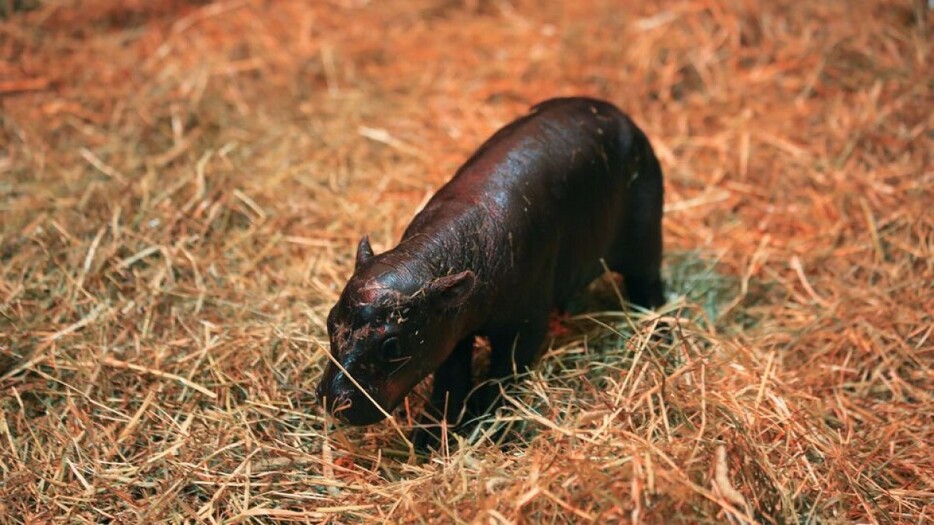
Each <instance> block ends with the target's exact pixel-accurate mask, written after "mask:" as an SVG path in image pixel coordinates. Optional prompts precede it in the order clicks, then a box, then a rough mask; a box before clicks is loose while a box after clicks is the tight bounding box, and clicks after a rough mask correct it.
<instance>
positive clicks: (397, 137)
mask: <svg viewBox="0 0 934 525" xmlns="http://www.w3.org/2000/svg"><path fill="white" fill-rule="evenodd" d="M309 4H311V5H309ZM621 4H622V5H621ZM17 5H20V6H26V5H27V4H26V3H23V4H12V3H9V2H7V3H5V4H4V9H7V8H9V7H11V6H13V7H16V6H17ZM919 6H920V3H919V2H915V1H914V0H903V1H865V2H843V1H833V2H794V1H791V0H782V1H776V2H753V1H751V0H722V1H716V0H679V1H660V0H655V1H650V2H629V3H620V2H612V1H609V0H589V1H581V2H567V3H551V2H549V3H545V4H544V5H541V3H539V2H533V1H507V0H488V1H485V0H465V1H463V2H457V1H442V0H410V1H405V2H401V1H400V2H367V1H366V0H333V1H329V2H323V1H322V2H314V3H307V2H299V1H286V0H283V1H279V2H261V1H259V0H231V1H222V2H216V3H206V2H196V1H183V0H161V1H144V0H133V1H122V2H121V1H117V0H107V1H104V0H85V1H81V2H78V1H77V0H58V1H54V2H52V1H50V2H43V3H41V4H40V5H39V6H38V7H36V8H35V9H33V10H18V11H16V12H12V13H9V12H7V13H6V14H5V18H0V104H2V112H0V125H2V127H0V389H2V395H0V521H5V522H10V523H25V522H30V523H32V522H47V521H60V522H95V523H96V522H106V521H113V522H119V523H123V522H137V521H168V522H182V521H208V522H225V523H233V522H255V523H259V522H269V521H274V520H280V521H296V522H323V521H324V522H327V521H329V522H335V523H337V522H340V523H345V522H368V521H389V522H412V521H426V522H439V523H441V522H472V521H477V522H484V523H513V522H526V523H538V522H545V521H558V522H564V521H601V522H602V521H623V522H629V521H631V522H648V523H660V522H667V521H683V522H692V523H693V522H715V523H722V522H726V521H730V522H748V521H758V522H764V523H786V522H803V523H823V522H871V523H926V522H930V521H931V520H934V460H932V458H934V394H932V392H934V335H932V332H934V215H932V213H931V209H930V208H931V203H932V202H934V168H932V166H934V163H932V160H934V159H932V157H934V131H932V130H934V80H932V79H934V70H932V67H931V63H932V36H931V35H932V34H934V32H932V31H931V25H932V17H934V15H932V14H931V13H930V12H928V13H924V10H923V8H919ZM570 94H588V95H593V96H599V97H604V98H608V99H610V100H612V101H614V102H616V103H617V104H619V105H620V106H621V107H622V108H623V109H624V110H626V111H628V112H630V113H631V114H632V115H633V117H634V118H635V120H636V121H637V122H638V123H639V124H640V125H641V126H643V127H644V129H645V130H646V131H647V133H648V134H649V136H650V137H651V138H652V140H653V142H654V144H655V145H656V149H657V151H658V153H659V156H660V158H661V160H662V162H663V165H664V168H665V170H666V177H667V179H666V184H667V203H666V207H667V213H666V219H665V234H666V249H667V256H666V262H665V271H666V274H667V276H668V278H669V280H670V284H671V286H670V289H671V291H672V293H673V296H672V297H673V300H672V301H671V303H670V304H669V306H667V307H666V308H665V309H664V310H663V311H662V312H660V313H659V314H658V315H655V314H650V315H632V316H626V315H624V314H622V313H621V312H620V308H619V307H618V305H616V306H612V305H611V307H608V308H607V307H604V308H602V309H603V310H606V311H603V312H600V311H596V312H595V311H594V310H593V309H585V310H583V311H582V313H581V315H579V316H577V317H576V318H575V319H573V320H571V321H569V322H568V327H567V328H568V333H567V334H562V335H560V337H557V338H556V340H555V341H554V343H553V344H552V346H551V348H550V350H549V351H548V352H547V353H546V355H545V356H544V358H543V360H542V363H541V366H540V367H539V368H538V369H537V371H536V372H535V373H534V374H532V375H531V377H529V378H527V380H525V381H523V382H521V384H520V385H518V386H517V387H516V388H514V389H511V390H509V391H508V392H507V395H508V402H507V404H506V407H505V408H504V409H502V410H501V411H499V412H498V413H497V414H494V415H491V416H490V418H489V419H488V420H486V421H484V422H483V423H482V424H481V425H480V426H479V427H478V428H477V430H476V431H475V432H474V433H473V434H471V435H469V436H467V437H466V439H464V440H463V441H462V443H461V445H460V446H459V447H457V448H456V449H451V450H448V451H445V452H444V453H440V454H435V455H433V456H432V457H430V458H414V457H411V456H410V454H409V448H408V444H407V443H406V441H405V440H404V438H403V437H402V436H401V435H400V433H399V430H402V431H403V432H404V431H406V430H407V429H408V427H409V426H410V425H411V417H410V416H411V414H412V413H413V411H414V410H415V406H416V405H417V404H418V399H417V396H415V397H413V399H412V404H411V405H409V411H408V413H407V412H406V411H402V412H400V413H399V414H398V416H397V417H396V418H395V426H394V425H393V424H389V423H387V424H383V425H377V426H374V427H369V428H364V429H350V428H340V427H333V426H331V425H330V422H329V421H326V420H325V418H324V417H323V414H322V412H321V410H320V409H319V408H318V407H317V406H315V405H314V404H313V399H312V398H313V396H312V394H311V392H312V390H313V387H314V385H315V383H316V380H317V378H318V376H319V375H320V373H321V367H322V365H323V364H324V362H325V360H324V355H323V351H324V349H323V347H322V344H326V335H325V328H324V323H323V319H324V317H325V314H326V312H327V309H328V308H329V307H330V305H331V304H332V303H333V301H334V300H335V299H336V297H337V294H338V292H339V289H340V287H341V286H342V284H343V282H344V280H345V279H346V277H347V276H348V274H349V272H350V269H351V255H352V248H353V246H354V244H355V241H356V240H357V239H358V238H359V236H360V235H361V234H362V233H365V232H366V233H370V234H371V237H372V239H373V241H374V245H375V246H376V248H377V250H382V249H386V248H389V247H391V246H392V245H393V244H394V243H395V242H396V240H397V239H398V237H399V235H400V233H401V231H402V229H403V228H404V226H405V224H406V223H407V221H408V220H409V218H410V217H411V216H412V213H413V211H414V210H415V209H416V208H417V207H418V205H419V204H420V203H422V202H423V201H424V199H425V198H426V197H427V196H429V195H430V194H431V193H432V191H433V190H435V189H437V188H438V187H439V186H440V185H441V184H442V183H443V182H444V181H445V180H446V179H447V177H449V176H450V174H451V173H453V171H454V170H455V169H456V167H457V166H458V164H459V163H460V162H461V161H462V160H463V159H464V158H465V157H466V155H467V154H469V153H470V152H471V151H472V150H473V149H474V148H475V147H476V146H477V145H478V144H479V143H480V141H482V140H483V139H484V138H485V137H486V136H488V135H489V134H490V133H491V132H492V131H493V130H494V129H495V128H496V127H498V126H499V125H501V124H503V123H505V122H507V121H509V120H511V119H512V118H514V117H515V116H517V115H518V114H520V113H522V112H523V111H524V110H525V109H526V108H527V107H528V106H529V105H530V104H532V103H534V102H536V101H539V100H541V99H544V98H548V97H552V96H557V95H570ZM656 328H657V329H670V330H671V331H672V333H673V334H674V337H673V338H672V341H671V342H669V343H659V342H658V340H657V338H651V337H650V335H651V333H652V332H653V329H656ZM507 428H509V429H511V435H512V436H513V438H512V439H511V440H510V441H508V442H507V443H504V444H496V443H492V442H491V441H490V437H491V436H494V435H497V434H498V431H500V430H502V429H507Z"/></svg>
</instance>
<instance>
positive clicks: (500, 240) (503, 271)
mask: <svg viewBox="0 0 934 525" xmlns="http://www.w3.org/2000/svg"><path fill="white" fill-rule="evenodd" d="M662 200H663V185H662V172H661V168H660V166H659V163H658V160H657V159H656V157H655V154H654V153H653V151H652V148H651V146H650V144H649V142H648V140H647V139H646V137H645V135H644V134H643V133H642V132H641V131H640V130H639V129H638V128H637V127H636V126H635V125H634V124H633V123H632V121H631V120H630V119H629V118H628V117H627V116H626V115H624V114H623V113H621V112H620V111H619V110H618V109H617V108H615V107H614V106H612V105H611V104H609V103H607V102H603V101H599V100H595V99H588V98H564V99H552V100H548V101H545V102H543V103H541V104H538V105H537V106H534V107H533V108H532V110H531V111H530V113H529V114H527V115H525V116H523V117H521V118H519V119H518V120H516V121H514V122H512V123H511V124H509V125H507V126H506V127H504V128H502V129H501V130H499V131H497V132H496V133H495V134H494V135H493V136H492V137H491V138H490V139H488V140H487V141H486V142H485V143H484V144H483V145H482V146H480V148H479V149H478V150H477V152H476V153H474V155H473V156H471V157H470V159H468V160H467V162H466V163H464V165H463V166H462V167H461V168H460V169H459V170H458V171H457V173H456V174H455V175H454V177H453V178H452V179H451V181H450V182H448V183H447V184H446V185H445V186H443V187H442V188H441V189H440V190H439V191H438V192H437V193H436V194H435V195H434V197H432V199H431V200H430V201H429V202H428V204H427V205H426V206H425V208H424V209H423V210H422V211H421V212H420V213H419V214H418V215H416V217H415V218H414V219H413V220H412V222H411V224H410V225H409V226H408V228H407V229H406V231H405V234H404V235H403V237H402V240H401V241H400V243H399V244H398V246H396V247H395V248H393V249H391V250H389V251H387V252H385V253H382V254H379V255H376V254H374V253H373V250H372V248H371V247H370V244H369V241H368V239H367V238H366V237H364V238H363V240H361V242H360V245H359V246H358V248H357V259H356V266H355V269H354V272H353V275H352V276H351V277H350V280H349V281H348V282H347V285H346V287H345V288H344V290H343V292H342V293H341V296H340V299H339V300H338V302H337V304H336V305H335V306H334V307H333V308H332V310H331V312H330V314H329V316H328V336H329V338H330V343H331V355H332V358H333V360H334V361H337V362H339V363H340V364H341V367H342V368H343V370H341V369H340V367H338V366H336V365H335V364H334V363H333V362H332V363H329V365H328V367H327V369H326V371H325V373H324V375H323V377H322V379H321V382H320V384H319V386H318V392H317V393H318V397H319V399H321V400H322V402H324V403H325V406H326V408H327V409H328V410H329V411H330V412H331V413H332V414H334V415H335V416H336V417H337V418H338V419H340V420H342V421H345V422H347V423H350V424H354V425H367V424H371V423H375V422H377V421H380V420H381V419H383V418H384V417H385V414H386V413H388V412H390V411H392V410H393V409H394V408H395V407H396V406H397V405H398V404H399V403H400V402H402V400H403V399H404V398H405V396H406V394H408V393H409V391H410V390H412V388H414V387H415V385H417V384H418V383H419V382H420V381H421V380H422V379H424V378H425V377H427V376H428V375H429V374H431V373H434V374H435V381H434V391H433V393H432V396H431V399H430V400H429V405H428V407H427V409H426V414H425V417H426V418H427V419H428V420H435V421H441V420H446V421H447V422H449V423H452V424H453V423H456V422H457V421H458V420H460V419H461V418H462V416H463V414H464V412H465V408H467V409H468V411H470V412H472V413H477V412H480V413H482V412H484V411H486V410H489V408H490V407H491V405H492V404H493V403H494V400H495V397H496V395H495V394H496V392H498V388H496V387H483V388H480V389H479V391H478V392H476V393H475V395H474V396H473V397H472V398H471V400H470V403H469V404H468V403H467V396H468V393H469V392H470V391H471V389H472V388H473V382H472V379H471V356H472V352H473V342H474V338H475V336H477V335H482V336H485V337H487V338H488V339H489V341H490V346H491V356H490V370H489V377H490V378H492V379H503V378H509V377H511V376H513V374H514V373H515V372H519V373H521V372H524V371H526V370H527V369H528V368H529V367H530V366H531V365H532V364H533V362H534V360H535V359H536V357H537V356H538V354H539V350H540V347H541V345H542V343H543V341H544V338H545V336H546V332H547V326H548V318H549V314H550V313H551V311H552V310H554V309H555V308H561V307H563V305H564V304H565V303H566V302H567V301H568V300H569V299H570V298H571V296H573V295H574V294H575V293H576V292H578V291H579V290H581V289H582V288H583V287H584V286H586V285H587V284H588V283H589V282H590V281H592V280H593V279H594V278H596V277H597V276H599V275H600V274H601V273H602V272H603V266H602V263H601V260H603V261H605V263H606V265H607V267H608V268H610V270H612V271H615V272H618V273H620V274H622V276H623V278H624V282H625V288H626V291H627V296H628V299H629V301H630V302H632V303H634V304H636V305H638V306H641V307H645V308H654V307H657V306H659V305H661V304H662V303H663V302H664V294H663V285H662V281H661V278H660V274H659V269H660V265H661V258H662V230H661V220H662ZM348 375H349V376H351V377H352V378H353V379H354V380H355V381H356V384H354V381H352V380H351V377H348ZM357 385H359V386H360V387H362V388H363V389H364V390H365V392H364V391H362V390H361V389H360V388H358V386H357ZM494 390H495V391H494ZM374 401H375V402H376V403H377V404H378V405H379V406H378V407H377V406H376V405H374Z"/></svg>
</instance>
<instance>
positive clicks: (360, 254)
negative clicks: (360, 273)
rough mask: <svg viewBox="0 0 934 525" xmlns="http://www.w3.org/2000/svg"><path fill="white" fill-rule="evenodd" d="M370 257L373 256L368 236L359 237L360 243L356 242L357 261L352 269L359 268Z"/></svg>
mask: <svg viewBox="0 0 934 525" xmlns="http://www.w3.org/2000/svg"><path fill="white" fill-rule="evenodd" d="M370 257H373V248H371V247H370V236H369V235H364V236H363V238H361V239H360V243H359V244H357V262H356V265H355V266H354V269H355V270H356V269H357V268H359V267H360V266H361V265H362V264H363V263H365V262H366V260H367V259H369V258H370Z"/></svg>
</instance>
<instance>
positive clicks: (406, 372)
mask: <svg viewBox="0 0 934 525" xmlns="http://www.w3.org/2000/svg"><path fill="white" fill-rule="evenodd" d="M428 266H429V265H426V264H423V263H422V261H418V260H416V259H414V258H406V257H400V256H399V254H395V255H391V253H386V254H381V255H373V250H372V249H371V248H370V243H369V241H368V240H367V238H366V237H364V238H363V239H362V240H361V241H360V244H359V245H358V247H357V261H356V267H355V268H354V273H353V275H352V276H351V278H350V280H349V281H348V283H347V286H346V287H345V288H344V291H343V292H342V293H341V296H340V299H338V301H337V304H336V305H334V307H333V308H331V312H330V313H329V314H328V321H327V327H328V337H329V338H330V340H331V355H332V361H331V362H329V363H328V366H327V369H326V370H325V372H324V375H323V376H322V378H321V382H320V383H319V385H318V389H317V394H318V399H319V400H320V401H322V402H323V403H324V404H325V407H326V408H327V410H328V411H329V412H331V413H332V414H334V415H335V416H336V417H337V418H338V419H341V420H343V421H345V422H347V423H350V424H353V425H369V424H371V423H376V422H377V421H380V420H382V419H383V418H384V417H385V414H386V413H388V412H390V411H391V410H393V409H394V408H395V407H396V406H397V405H398V404H399V403H400V402H402V400H403V399H404V398H405V396H406V394H408V393H409V391H411V390H412V389H413V388H414V387H415V385H417V384H418V383H419V382H420V381H421V380H422V379H424V378H425V377H427V376H428V374H430V373H432V372H434V370H435V369H437V368H438V367H439V366H440V365H441V363H442V362H444V360H445V359H446V358H447V357H448V355H450V353H451V352H452V350H453V349H454V346H455V344H456V343H457V337H458V335H459V334H458V333H457V324H458V323H457V322H456V317H457V316H456V312H457V310H458V309H459V308H460V307H461V306H462V305H464V303H465V302H466V301H467V300H468V299H469V297H470V296H471V292H472V291H473V288H474V283H475V280H476V279H475V277H474V274H473V272H472V271H470V270H466V271H462V272H459V273H453V274H451V275H444V276H438V277H433V276H431V275H430V272H427V271H426V270H425V269H426V268H427V267H428ZM333 361H337V362H338V363H340V365H341V366H340V367H338V366H337V365H336V364H335V363H334V362H333ZM342 368H343V369H342ZM361 388H362V389H363V390H361ZM364 391H365V392H364ZM374 402H375V403H378V404H379V407H377V406H376V405H375V404H374Z"/></svg>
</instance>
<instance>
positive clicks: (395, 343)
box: [380, 337, 405, 360]
mask: <svg viewBox="0 0 934 525" xmlns="http://www.w3.org/2000/svg"><path fill="white" fill-rule="evenodd" d="M380 349H381V350H382V352H383V357H384V358H386V359H389V360H393V359H399V358H402V357H405V356H404V355H403V354H402V348H401V347H400V346H399V339H398V338H396V337H389V338H387V339H384V340H383V344H382V346H381V347H380Z"/></svg>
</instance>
